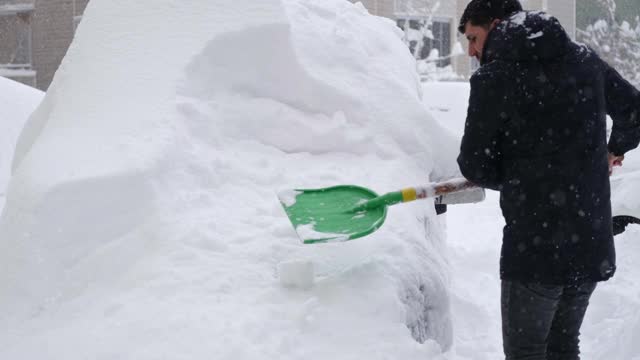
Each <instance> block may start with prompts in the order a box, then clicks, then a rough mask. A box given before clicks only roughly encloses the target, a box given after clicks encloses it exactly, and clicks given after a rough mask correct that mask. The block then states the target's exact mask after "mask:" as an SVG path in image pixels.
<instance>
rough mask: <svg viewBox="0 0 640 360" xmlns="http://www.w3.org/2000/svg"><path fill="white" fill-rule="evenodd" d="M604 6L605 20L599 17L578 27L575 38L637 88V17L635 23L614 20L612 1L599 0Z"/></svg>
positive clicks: (639, 29) (639, 54) (639, 75)
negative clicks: (590, 23) (582, 28)
mask: <svg viewBox="0 0 640 360" xmlns="http://www.w3.org/2000/svg"><path fill="white" fill-rule="evenodd" d="M600 3H601V4H602V6H604V7H605V9H606V14H607V15H606V16H607V18H606V19H600V20H598V21H596V22H595V23H594V24H592V25H589V26H588V27H587V28H586V29H584V30H578V32H577V38H578V40H579V41H581V42H583V43H585V44H586V45H588V46H589V47H591V48H592V49H594V50H595V51H596V52H597V53H598V54H599V55H600V56H601V57H602V58H603V59H604V60H605V61H607V62H608V63H609V64H610V65H611V66H613V67H614V68H615V69H616V70H618V71H619V72H620V73H621V74H622V76H624V77H625V78H626V79H627V80H629V81H630V82H631V83H632V84H634V85H635V86H636V87H638V86H640V18H638V17H636V19H635V22H634V24H630V23H629V22H627V21H622V22H620V21H618V20H616V16H615V14H616V2H615V0H601V1H600Z"/></svg>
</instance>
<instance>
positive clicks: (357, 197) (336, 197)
mask: <svg viewBox="0 0 640 360" xmlns="http://www.w3.org/2000/svg"><path fill="white" fill-rule="evenodd" d="M470 189H475V190H481V189H479V188H478V187H476V185H474V184H472V183H470V182H469V181H467V180H466V179H463V178H460V179H453V180H449V181H445V182H440V183H433V184H430V185H427V186H421V187H415V188H406V189H403V190H400V191H395V192H390V193H387V194H384V195H381V196H378V194H376V193H375V192H373V191H371V190H369V189H367V188H364V187H360V186H355V185H340V186H333V187H329V188H324V189H301V190H286V191H282V192H280V193H279V194H278V198H279V199H280V202H281V203H282V206H283V207H284V210H285V212H286V213H287V216H288V217H289V220H291V223H292V224H293V227H294V228H295V229H296V233H298V237H300V239H301V240H302V241H303V243H305V244H314V243H326V242H340V241H347V240H352V239H357V238H360V237H363V236H366V235H369V234H371V233H372V232H374V231H376V230H377V229H378V228H379V227H380V226H382V224H383V223H384V220H385V218H386V216H387V207H388V206H390V205H394V204H397V203H402V202H409V201H414V200H418V199H426V198H436V197H439V196H442V195H446V194H451V193H457V192H462V191H464V190H470ZM481 191H482V190H481ZM476 193H477V192H476ZM476 197H477V196H476ZM483 199H484V191H482V199H479V200H476V201H473V202H477V201H481V200H483Z"/></svg>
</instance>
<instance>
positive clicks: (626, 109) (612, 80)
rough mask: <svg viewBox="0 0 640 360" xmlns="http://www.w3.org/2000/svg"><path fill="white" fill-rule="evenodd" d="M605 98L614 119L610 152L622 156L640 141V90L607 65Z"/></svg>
mask: <svg viewBox="0 0 640 360" xmlns="http://www.w3.org/2000/svg"><path fill="white" fill-rule="evenodd" d="M605 100H606V106H607V114H609V116H611V119H612V120H613V128H612V130H611V137H610V138H609V152H610V153H612V154H614V155H616V156H621V155H624V154H625V153H626V152H627V151H629V150H632V149H635V148H636V147H637V146H638V143H639V142H640V114H639V112H640V92H638V90H637V89H636V88H635V87H633V85H631V84H629V82H628V81H626V80H625V79H624V78H622V76H620V74H619V73H618V72H617V71H616V70H614V69H613V68H611V67H610V66H608V65H607V69H606V74H605Z"/></svg>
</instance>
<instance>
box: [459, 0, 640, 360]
mask: <svg viewBox="0 0 640 360" xmlns="http://www.w3.org/2000/svg"><path fill="white" fill-rule="evenodd" d="M459 31H460V32H461V33H463V34H465V36H466V37H467V39H468V40H469V55H470V56H475V57H476V58H478V60H480V63H481V67H480V69H478V70H477V71H476V73H475V74H474V75H473V76H472V77H471V95H470V99H469V109H468V115H467V122H466V127H465V133H464V137H463V139H462V145H461V150H460V155H459V157H458V164H459V165H460V169H461V171H462V173H463V175H464V176H465V177H466V178H467V179H468V180H470V181H472V182H474V183H476V184H477V185H479V186H482V187H485V188H489V189H493V190H497V191H500V206H501V208H502V213H503V215H504V218H505V222H506V225H505V227H504V235H503V245H502V255H501V260H500V275H501V279H502V299H501V300H502V318H503V341H504V351H505V354H506V357H507V359H509V360H511V359H531V360H533V359H540V360H543V359H545V360H546V359H563V360H570V359H579V356H578V354H579V347H578V335H579V329H580V326H581V324H582V319H583V317H584V314H585V311H586V308H587V305H588V302H589V298H590V296H591V293H592V292H593V290H594V289H595V286H596V283H597V282H599V281H604V280H607V279H609V278H610V277H611V276H613V274H614V272H615V270H616V266H615V249H614V245H613V234H612V222H611V205H610V190H609V172H610V167H611V166H612V164H614V163H616V164H620V163H621V162H622V160H623V158H624V154H625V153H626V152H627V151H629V150H631V149H633V148H635V147H636V146H637V145H638V142H639V141H640V118H639V116H638V115H639V114H638V112H639V111H640V93H639V92H638V91H637V90H636V89H635V88H634V87H633V86H631V85H630V84H629V83H628V82H627V81H625V80H624V79H623V78H622V77H621V76H620V74H618V73H617V72H616V71H615V70H614V69H612V68H611V67H609V66H608V65H607V64H606V63H605V62H604V61H602V60H601V59H600V58H599V57H598V55H597V54H596V53H594V52H593V51H592V50H590V49H589V48H587V47H586V46H583V45H579V44H576V43H574V42H572V41H571V40H570V38H569V37H568V36H567V34H566V32H565V31H564V29H563V28H562V26H561V25H560V23H559V22H558V20H556V19H555V18H553V17H551V16H549V15H547V14H545V13H542V12H524V11H522V7H521V6H520V4H519V3H518V1H517V0H473V1H471V3H470V4H469V5H468V6H467V9H466V10H465V12H464V14H463V16H462V19H461V22H460V28H459ZM607 114H609V115H610V116H611V117H612V119H613V130H612V134H611V137H610V140H609V143H608V144H607V138H606V115H607Z"/></svg>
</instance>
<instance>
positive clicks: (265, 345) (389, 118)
mask: <svg viewBox="0 0 640 360" xmlns="http://www.w3.org/2000/svg"><path fill="white" fill-rule="evenodd" d="M151 8H152V9H153V11H149V9H151ZM402 35H403V34H402V32H401V31H400V30H399V29H398V27H397V26H396V24H395V23H394V22H393V21H390V20H388V19H383V18H379V17H375V16H371V15H370V14H369V13H368V12H367V11H366V9H365V8H364V6H363V5H362V4H361V3H357V4H353V3H351V2H348V1H344V0H323V1H310V0H286V1H285V0H261V1H255V0H233V1H223V2H220V1H210V0H193V1H189V2H186V3H185V4H180V5H177V3H176V2H175V1H173V0H141V1H135V2H118V1H111V0H92V1H91V2H90V4H89V6H88V8H87V11H86V12H85V15H84V16H83V19H82V22H81V23H80V25H79V27H78V29H77V32H76V34H75V37H74V40H73V43H72V44H71V46H70V48H69V50H68V52H67V53H66V56H65V58H64V60H63V62H62V64H61V66H60V68H59V69H58V71H57V73H56V76H55V78H54V80H53V83H52V84H51V86H50V87H49V89H48V91H47V95H46V96H45V98H44V99H43V102H42V105H41V106H40V107H38V109H37V110H36V112H35V113H34V115H33V116H32V117H31V118H30V120H29V122H28V124H27V126H26V127H25V130H24V131H23V132H22V135H21V136H20V139H19V142H18V145H17V148H16V155H15V159H14V167H15V173H14V176H13V178H12V181H11V183H10V186H9V188H8V197H7V204H6V207H5V212H4V214H3V217H2V219H0V249H2V251H0V264H2V266H3V269H8V270H10V271H0V294H2V296H0V309H1V310H2V311H0V323H2V324H3V326H2V327H0V358H2V359H39V358H55V359H69V358H73V359H78V358H89V359H97V358H121V359H138V360H139V359H157V358H161V357H170V358H172V359H203V358H216V359H282V360H287V359H290V360H292V359H302V358H304V359H309V360H315V359H327V358H331V359H337V360H339V359H353V358H354V356H355V357H357V358H394V359H395V358H398V359H400V358H402V359H418V358H437V357H438V356H440V354H441V353H442V351H443V349H447V348H449V347H450V345H451V343H452V341H453V334H452V325H451V314H450V306H449V305H450V300H449V276H448V274H449V267H448V262H447V259H446V254H445V249H446V247H445V240H446V234H445V227H444V224H442V220H441V219H442V218H438V217H437V215H436V212H435V210H434V207H433V201H432V202H430V203H429V202H422V203H417V202H416V203H414V204H407V205H406V206H402V207H397V208H395V209H393V211H390V212H389V214H388V217H387V220H386V223H385V226H384V227H383V228H381V229H380V230H379V231H376V233H375V234H372V235H371V236H369V237H367V238H363V239H358V240H354V241H349V242H344V243H337V244H323V245H322V246H320V245H317V246H313V245H303V244H301V243H300V241H299V239H298V238H297V236H296V233H295V231H294V229H293V228H292V227H291V224H290V223H289V221H288V219H287V217H286V215H285V213H284V211H283V209H282V207H281V206H280V203H279V202H278V199H277V197H276V193H277V191H278V190H280V189H287V188H296V187H300V188H317V187H326V186H330V185H337V184H357V185H361V186H365V187H368V188H371V189H375V190H376V191H377V192H379V193H384V192H388V191H393V190H397V189H398V188H402V187H406V186H416V185H421V184H423V183H425V182H427V181H429V180H430V177H431V178H432V179H435V178H444V177H447V176H449V175H454V173H455V172H456V170H457V169H456V167H457V166H456V165H455V152H456V145H455V141H454V140H453V137H451V136H448V135H447V134H445V133H444V132H443V131H441V128H440V126H439V125H438V124H437V123H436V121H435V120H434V119H433V118H432V117H431V116H430V115H429V113H428V112H427V110H426V109H425V108H424V106H423V104H422V103H421V98H420V81H419V77H418V75H417V74H416V71H415V59H414V58H413V57H412V56H411V54H410V53H409V51H407V48H406V45H405V44H404V43H403V42H402ZM296 261H302V262H304V261H310V262H312V263H313V264H314V270H315V277H314V284H313V286H311V287H310V288H289V287H287V286H283V284H282V282H281V279H282V278H283V277H287V276H288V275H291V274H282V273H280V272H279V271H278V270H279V269H280V270H282V269H285V271H286V268H287V267H286V266H284V267H283V266H278V265H279V264H283V263H284V264H287V263H292V262H293V263H295V262H296ZM294 275H295V274H294Z"/></svg>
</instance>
